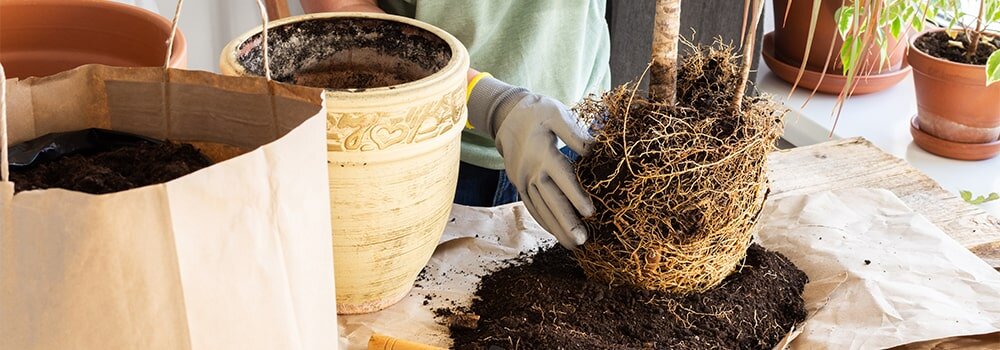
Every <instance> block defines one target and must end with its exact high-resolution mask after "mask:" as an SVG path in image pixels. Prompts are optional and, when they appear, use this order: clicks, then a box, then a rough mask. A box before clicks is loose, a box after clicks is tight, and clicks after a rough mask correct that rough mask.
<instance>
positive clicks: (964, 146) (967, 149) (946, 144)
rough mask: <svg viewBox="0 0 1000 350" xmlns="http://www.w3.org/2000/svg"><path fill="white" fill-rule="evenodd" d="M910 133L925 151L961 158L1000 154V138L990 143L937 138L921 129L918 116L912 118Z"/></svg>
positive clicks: (989, 156)
mask: <svg viewBox="0 0 1000 350" xmlns="http://www.w3.org/2000/svg"><path fill="white" fill-rule="evenodd" d="M910 135H913V142H914V143H916V144H917V146H920V148H923V149H924V150H925V151H927V152H930V153H934V154H936V155H939V156H942V157H947V158H951V159H959V160H984V159H990V158H993V157H995V156H996V155H997V154H1000V140H997V141H993V142H988V143H961V142H954V141H948V140H945V139H940V138H937V137H935V136H933V135H931V134H928V133H926V132H923V131H922V130H920V126H919V125H917V116H913V118H910Z"/></svg>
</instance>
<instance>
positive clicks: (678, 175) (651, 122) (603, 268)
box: [576, 43, 783, 294]
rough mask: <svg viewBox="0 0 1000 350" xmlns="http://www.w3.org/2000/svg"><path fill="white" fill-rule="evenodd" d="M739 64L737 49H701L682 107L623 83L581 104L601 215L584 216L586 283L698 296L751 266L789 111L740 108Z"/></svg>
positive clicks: (682, 80) (590, 185)
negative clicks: (770, 164)
mask: <svg viewBox="0 0 1000 350" xmlns="http://www.w3.org/2000/svg"><path fill="white" fill-rule="evenodd" d="M740 67H741V66H740V63H739V58H738V57H736V56H734V53H733V49H732V48H731V47H728V46H725V45H722V44H719V43H717V44H716V45H715V46H711V47H708V46H704V47H699V48H695V49H693V50H692V52H691V53H689V54H688V55H687V56H686V57H685V58H684V59H683V61H682V62H681V65H680V69H679V71H678V74H677V103H676V105H664V104H659V103H652V102H649V101H647V100H645V99H643V98H641V97H637V96H636V95H637V93H636V91H635V89H634V87H630V86H623V87H620V88H618V89H617V90H614V91H611V92H608V93H606V94H605V95H604V96H602V98H600V99H594V100H589V101H586V102H584V103H583V104H581V105H580V106H578V107H577V110H578V112H579V113H580V116H581V117H582V118H584V119H585V120H590V121H592V123H593V124H592V125H593V127H592V128H593V129H594V133H595V139H596V141H595V143H594V146H593V147H592V149H591V151H590V154H588V155H587V156H586V157H583V158H581V159H580V161H579V162H577V164H576V172H577V175H578V177H579V180H580V184H581V185H582V186H583V188H584V189H585V190H586V191H587V192H588V193H589V194H590V196H591V199H592V200H593V202H594V205H595V207H596V209H597V211H596V213H597V214H596V215H593V216H591V217H587V218H584V224H586V225H587V229H588V232H589V233H590V238H589V240H588V241H587V243H586V244H585V245H583V246H582V247H581V248H580V249H578V250H577V251H576V258H577V260H578V261H579V262H580V264H581V266H582V267H583V269H584V271H585V272H586V273H587V275H588V276H590V277H591V278H594V279H597V280H599V281H603V282H605V283H609V284H628V285H632V286H634V287H637V288H642V289H649V290H656V291H664V292H673V293H680V294H685V293H696V292H703V291H706V290H708V289H709V288H712V287H713V286H715V285H717V284H718V283H720V282H721V281H722V279H723V278H725V277H726V276H728V275H729V274H730V273H732V272H733V271H734V269H735V268H736V267H737V265H738V264H739V262H740V261H741V260H742V259H743V257H744V255H745V254H746V251H747V247H749V245H750V240H751V237H752V235H753V229H754V227H755V224H756V221H757V219H758V216H759V214H760V211H761V208H762V206H763V203H764V199H765V197H766V195H767V171H766V162H767V154H768V153H770V152H771V151H772V150H774V148H775V142H776V140H777V139H778V137H779V136H780V135H781V130H782V128H781V117H782V115H783V109H781V108H779V107H778V106H779V105H778V104H777V103H775V102H773V101H772V100H770V99H769V98H765V97H754V96H747V97H745V98H743V99H742V102H741V104H740V106H739V108H735V107H734V102H733V101H734V100H735V94H736V92H735V90H736V88H735V87H736V86H739V85H740V84H739V82H740V77H741V72H740ZM740 93H742V92H740Z"/></svg>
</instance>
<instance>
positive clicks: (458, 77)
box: [221, 13, 469, 313]
mask: <svg viewBox="0 0 1000 350" xmlns="http://www.w3.org/2000/svg"><path fill="white" fill-rule="evenodd" d="M270 26H271V30H269V31H268V33H269V36H268V43H269V47H270V48H271V51H270V52H271V53H270V57H271V60H272V64H271V70H272V76H273V77H274V78H275V79H276V80H279V81H286V82H298V83H300V84H313V85H315V84H318V85H325V86H333V85H337V86H338V87H339V88H338V89H326V93H325V94H326V104H327V108H328V110H329V115H328V120H327V136H328V145H327V147H328V149H327V150H328V163H329V170H330V174H329V176H330V197H331V213H332V227H333V245H334V247H333V249H334V268H335V271H336V274H335V276H336V280H337V309H338V312H340V313H364V312H372V311H377V310H380V309H383V308H385V307H388V306H389V305H392V304H393V303H395V302H396V301H398V300H399V299H401V298H402V297H403V296H405V295H406V294H407V293H408V291H409V290H410V288H411V287H412V285H413V282H414V280H415V279H416V276H417V274H418V273H419V272H420V270H421V269H422V268H423V267H424V265H426V263H427V261H428V259H430V256H431V254H432V253H433V252H434V248H435V247H436V246H437V243H438V240H439V239H440V237H441V234H442V233H443V231H444V226H445V224H446V223H447V221H448V218H449V214H450V212H451V205H452V204H451V202H452V200H453V199H454V196H455V186H456V182H457V181H458V164H459V151H460V140H461V133H462V129H463V127H464V125H465V120H466V108H465V87H466V75H467V74H466V73H467V72H468V68H469V56H468V53H467V51H466V49H465V47H464V46H462V44H461V43H460V42H459V41H458V40H457V39H455V37H453V36H451V35H449V34H448V33H446V32H444V31H443V30H441V29H438V28H435V27H433V26H430V25H428V24H426V23H422V22H418V21H416V20H412V19H408V18H404V17H398V16H391V15H385V14H367V13H336V14H335V13H324V14H312V15H305V16H297V17H289V18H285V19H281V20H278V21H274V22H271V25H270ZM260 31H261V29H260V28H259V27H258V28H257V29H255V30H252V31H250V32H248V33H246V34H243V35H242V36H240V37H238V38H236V39H235V40H233V41H232V42H230V43H229V45H228V46H227V47H226V48H225V49H224V50H223V52H222V57H221V66H222V72H223V73H224V74H230V75H260V74H263V72H262V67H261V63H260V61H261V57H260V56H261V55H260V47H259V44H260V35H259V34H260ZM355 73H357V74H355ZM338 79H339V81H334V80H338ZM333 83H336V84H333Z"/></svg>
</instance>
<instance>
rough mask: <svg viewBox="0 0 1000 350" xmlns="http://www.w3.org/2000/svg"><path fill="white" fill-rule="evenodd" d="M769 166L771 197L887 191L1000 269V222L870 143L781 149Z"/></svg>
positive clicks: (847, 141) (859, 140)
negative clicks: (864, 189)
mask: <svg viewBox="0 0 1000 350" xmlns="http://www.w3.org/2000/svg"><path fill="white" fill-rule="evenodd" d="M769 162H770V163H769V167H770V176H771V196H770V198H771V199H777V198H781V197H784V196H788V195H794V194H806V193H813V192H819V191H825V190H833V189H840V188H852V187H869V188H885V189H888V190H890V191H892V192H893V193H895V194H896V196H897V197H899V198H900V199H902V200H903V202H904V203H906V205H907V206H909V207H910V208H911V209H913V210H914V211H915V212H917V213H920V214H922V215H923V216H924V217H926V218H927V219H928V220H930V221H931V222H932V223H934V224H935V225H936V226H938V227H940V228H941V229H942V230H943V231H944V232H945V233H947V234H948V235H950V236H951V237H952V238H954V239H955V240H956V241H958V242H959V243H961V244H962V245H964V246H965V247H966V248H969V250H971V251H972V252H973V253H975V254H976V255H977V256H979V257H980V258H982V259H983V260H985V261H986V262H987V263H989V264H990V265H991V266H993V268H995V269H998V270H1000V220H998V219H997V218H996V217H993V216H991V215H989V214H988V213H986V212H985V211H984V210H982V209H979V208H978V207H976V206H974V205H971V204H968V203H966V202H965V201H963V200H962V199H960V198H959V197H958V196H957V193H951V192H949V191H947V190H945V189H944V188H942V187H941V186H940V185H938V183H937V182H935V181H934V180H932V179H931V178H929V177H927V175H924V174H923V173H921V172H920V171H919V170H917V169H915V168H913V167H912V166H910V165H909V164H908V163H906V161H904V160H902V159H899V158H896V157H893V156H892V155H890V154H888V153H885V152H883V151H882V150H880V149H879V148H878V147H876V146H875V145H873V144H872V143H871V142H869V141H868V140H865V139H863V138H851V139H845V140H837V141H830V142H825V143H821V144H816V145H812V146H806V147H799V148H793V149H789V150H782V151H777V152H775V153H772V154H771V156H770V157H769Z"/></svg>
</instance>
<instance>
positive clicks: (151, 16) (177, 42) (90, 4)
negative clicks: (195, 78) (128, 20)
mask: <svg viewBox="0 0 1000 350" xmlns="http://www.w3.org/2000/svg"><path fill="white" fill-rule="evenodd" d="M17 5H21V6H25V5H27V6H31V5H50V6H51V5H58V6H63V7H66V6H69V7H76V8H96V9H101V10H111V11H116V12H118V13H121V14H124V15H130V16H135V17H139V18H142V19H144V20H145V21H146V22H147V23H149V24H150V25H153V26H155V27H157V28H158V29H161V30H162V31H163V32H164V33H166V35H167V37H169V36H170V29H171V27H172V24H173V21H171V20H170V19H169V18H166V17H164V16H161V15H160V14H158V13H155V12H152V11H149V10H147V9H145V8H142V7H139V6H133V5H127V4H124V3H120V2H116V1H104V0H3V1H0V7H4V6H17ZM164 46H166V43H164ZM186 56H187V40H186V39H185V38H184V33H183V32H181V29H180V28H177V35H176V36H174V47H173V52H171V53H170V62H168V65H169V66H170V67H177V66H178V64H179V63H182V62H183V61H185V60H186ZM161 62H162V61H161ZM160 65H162V63H161V64H160Z"/></svg>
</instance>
